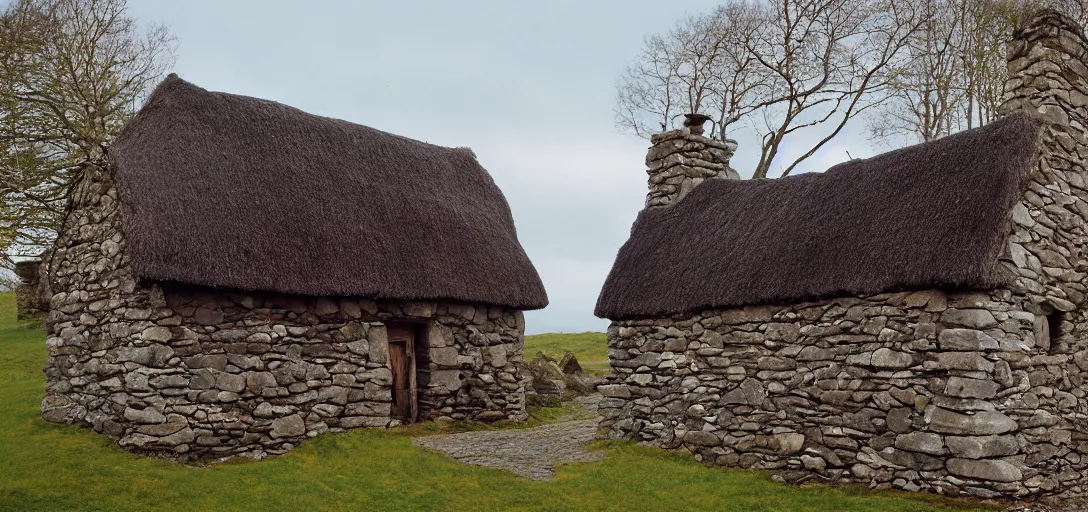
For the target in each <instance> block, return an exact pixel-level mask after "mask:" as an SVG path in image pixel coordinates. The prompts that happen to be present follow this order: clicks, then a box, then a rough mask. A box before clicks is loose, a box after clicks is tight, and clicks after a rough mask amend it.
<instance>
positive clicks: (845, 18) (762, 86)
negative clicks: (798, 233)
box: [617, 0, 922, 178]
mask: <svg viewBox="0 0 1088 512" xmlns="http://www.w3.org/2000/svg"><path fill="white" fill-rule="evenodd" d="M921 21H922V18H921V16H919V15H918V13H917V12H916V9H914V6H913V5H911V4H903V3H901V2H896V1H887V0H763V1H756V2H747V1H733V2H730V3H727V4H725V5H723V6H721V7H719V8H718V9H716V10H715V11H714V12H713V13H711V14H708V15H704V16H701V17H694V18H688V19H685V20H683V21H681V22H680V24H679V25H678V26H677V28H676V29H674V30H673V31H672V32H670V33H668V34H667V35H665V36H656V37H651V38H649V39H648V40H647V43H646V45H645V47H644V49H643V55H642V56H641V58H640V59H639V60H638V61H637V62H636V64H634V65H632V66H631V67H630V68H628V70H627V73H626V74H625V75H624V77H623V78H621V80H620V84H619V87H618V100H617V105H618V107H617V124H618V125H619V126H620V127H623V128H626V129H631V130H632V131H634V132H635V133H637V134H639V135H641V136H644V137H645V136H648V135H649V134H651V133H654V132H656V131H661V130H665V129H669V128H672V127H675V126H676V123H677V119H678V117H679V116H680V115H682V114H685V113H689V112H700V113H707V114H708V115H711V116H712V117H714V118H715V120H716V126H715V127H714V129H713V130H712V132H711V134H712V136H717V137H719V138H722V139H724V138H725V137H726V136H727V135H728V132H729V131H730V129H731V128H732V129H735V128H737V127H746V128H748V129H751V130H753V131H755V133H756V134H757V135H758V136H759V137H760V141H761V148H760V150H761V154H760V160H759V163H758V164H757V166H756V169H755V170H754V172H753V177H756V178H763V177H767V176H768V174H769V172H770V170H771V167H772V165H774V164H778V165H779V168H780V172H779V174H780V175H782V176H785V175H788V174H790V173H791V172H792V171H794V170H795V169H796V168H797V166H798V165H799V164H800V163H801V162H803V161H805V160H806V159H808V158H810V157H811V156H812V155H814V154H815V153H816V152H817V151H818V150H819V149H820V148H821V147H823V146H824V145H825V144H827V143H828V142H829V141H831V140H832V139H834V138H835V137H836V136H837V135H838V134H839V133H841V132H842V130H843V128H844V127H845V126H846V125H847V124H848V123H849V122H850V121H851V120H852V119H854V118H855V117H857V116H858V115H859V114H861V113H863V112H865V111H867V110H869V109H871V108H873V107H874V106H876V105H879V104H880V103H881V102H883V101H884V100H885V99H886V98H887V97H888V93H889V91H890V82H891V80H893V79H894V73H893V71H894V69H895V64H896V62H897V59H898V58H899V55H900V53H901V51H902V49H903V48H904V47H905V46H906V44H907V42H908V41H909V39H910V37H911V35H913V34H914V33H915V32H916V31H917V30H919V28H920V24H921ZM801 133H809V134H811V133H816V134H817V137H816V142H814V143H812V144H811V145H809V146H808V147H805V148H803V149H802V152H801V154H800V155H798V156H795V157H793V159H792V161H789V162H786V163H782V162H779V161H778V160H779V159H780V156H781V151H782V148H783V147H784V146H785V145H786V143H787V141H789V140H796V139H798V137H797V136H798V135H800V134H801Z"/></svg>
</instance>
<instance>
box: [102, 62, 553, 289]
mask: <svg viewBox="0 0 1088 512" xmlns="http://www.w3.org/2000/svg"><path fill="white" fill-rule="evenodd" d="M109 161H110V166H111V170H112V172H113V174H114V176H115V179H116V181H117V185H118V192H119V197H120V201H121V206H122V209H121V214H122V215H121V219H122V229H123V231H124V234H125V237H126V240H127V246H126V250H127V252H128V254H129V256H130V257H131V262H132V266H133V269H134V270H135V272H136V274H137V275H138V276H140V277H143V278H147V279H152V280H161V281H176V282H182V283H188V284H196V285H205V286H215V287H226V288H236V289H243V290H264V291H277V292H285V293H298V294H305V295H317V296H364V297H372V298H385V299H402V300H456V301H464V302H476V303H489V304H496V305H502V306H508V307H513V308H519V309H537V308H541V307H544V306H545V305H547V303H548V299H547V296H546V294H545V291H544V286H543V285H542V284H541V282H540V277H539V276H538V275H537V272H536V269H535V268H534V267H533V265H532V263H531V262H530V261H529V258H528V257H527V256H526V255H525V251H524V250H523V249H522V247H521V244H520V243H519V242H518V239H517V234H516V233H515V230H514V221H513V218H512V216H511V214H510V207H509V205H508V204H507V203H506V199H505V198H504V197H503V195H502V192H501V191H500V190H499V188H498V187H497V186H496V185H495V182H494V181H493V180H492V179H491V176H490V175H488V173H487V171H485V170H484V169H483V167H481V166H480V164H479V163H478V162H477V161H476V158H475V156H474V155H473V154H472V152H471V151H470V150H467V149H450V148H444V147H439V146H435V145H432V144H426V143H423V142H419V141H415V140H412V139H408V138H405V137H401V136H397V135H393V134H389V133H386V132H382V131H379V130H375V129H373V128H368V127H366V126H361V125H357V124H353V123H349V122H346V121H341V120H338V119H330V118H326V117H320V116H315V115H311V114H307V113H305V112H302V111H301V110H298V109H295V108H292V107H288V106H286V105H282V104H280V103H276V102H272V101H266V100H261V99H256V98H250V97H246V96H238V95H234V94H225V93H219V92H209V91H206V90H204V89H202V88H200V87H197V86H195V85H193V84H190V83H188V82H186V81H184V80H182V79H180V78H178V77H177V76H176V75H170V76H169V77H168V78H167V79H166V80H165V81H163V83H161V84H159V86H158V87H157V88H156V89H155V91H154V93H153V94H152V95H151V97H150V98H149V99H148V101H147V103H146V105H144V107H143V109H141V110H140V112H139V113H138V114H137V115H136V116H135V118H133V119H132V121H131V122H130V123H129V124H128V126H126V127H125V128H124V130H123V131H122V132H121V134H120V135H119V136H118V137H117V139H116V141H115V142H114V144H113V146H112V147H111V148H110V151H109Z"/></svg>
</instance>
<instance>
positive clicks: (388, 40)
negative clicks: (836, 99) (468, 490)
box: [130, 0, 872, 333]
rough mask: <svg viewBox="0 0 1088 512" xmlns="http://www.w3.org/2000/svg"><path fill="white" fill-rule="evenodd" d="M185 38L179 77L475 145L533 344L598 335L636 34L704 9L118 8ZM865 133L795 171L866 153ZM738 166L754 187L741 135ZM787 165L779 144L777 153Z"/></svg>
mask: <svg viewBox="0 0 1088 512" xmlns="http://www.w3.org/2000/svg"><path fill="white" fill-rule="evenodd" d="M130 2H131V4H130V8H131V9H132V11H133V14H134V15H135V16H136V17H137V18H139V19H140V20H142V21H148V22H158V23H164V24H166V25H167V26H169V27H170V29H171V30H172V31H173V33H175V34H176V35H177V36H178V37H179V38H180V43H181V45H180V48H179V52H178V61H177V65H176V67H175V69H174V70H175V71H176V72H177V73H178V74H179V75H180V76H181V77H182V78H184V79H186V80H189V81H191V82H193V83H195V84H197V85H199V86H201V87H204V88H206V89H211V90H216V91H225V92H231V93H236V94H245V95H250V96H257V97H261V98H267V99H271V100H275V101H279V102H282V103H286V104H288V105H291V106H295V107H298V108H301V109H303V110H305V111H308V112H312V113H315V114H320V115H325V116H330V117H337V118H341V119H346V120H349V121H352V122H356V123H360V124H365V125H368V126H372V127H374V128H378V129H381V130H385V131H389V132H393V133H397V134H400V135H405V136H408V137H412V138H415V139H419V140H424V141H427V142H431V143H435V144H440V145H444V146H469V147H471V148H472V149H473V150H474V151H475V153H476V155H477V156H478V157H479V159H480V161H481V163H482V164H483V166H484V167H486V168H487V169H488V171H489V172H490V173H491V175H492V176H493V177H494V178H495V181H496V182H497V183H498V184H499V186H500V187H501V188H502V190H503V192H504V193H505V194H506V197H507V200H508V201H509V202H510V205H511V208H512V209H513V213H514V219H515V222H516V224H517V229H518V236H519V238H520V239H521V242H522V244H523V245H524V246H525V249H526V251H527V252H528V253H529V257H530V258H532V260H533V262H534V263H535V264H536V267H537V269H538V270H539V271H540V274H541V277H542V278H543V280H544V284H545V286H546V287H547V290H548V295H549V298H550V299H551V305H550V306H549V307H548V308H547V309H544V310H542V311H535V312H530V313H527V314H526V322H527V325H526V328H527V331H528V332H529V333H540V332H580V331H587V330H604V329H605V327H607V325H608V323H607V321H604V320H600V319H597V318H595V317H594V316H593V306H594V304H595V302H596V299H597V293H598V292H599V291H600V287H601V284H602V283H603V282H604V278H605V276H606V275H607V273H608V270H609V269H610V268H611V265H612V260H613V258H614V257H615V255H616V251H617V250H618V249H619V247H620V245H622V244H623V242H624V241H625V240H626V238H627V235H628V233H629V230H630V226H631V223H632V222H633V221H634V218H635V215H636V214H637V213H638V211H639V210H640V209H641V208H642V205H643V200H644V196H645V187H646V174H645V172H644V164H643V161H644V158H645V153H646V147H647V145H648V143H647V142H646V141H644V140H642V139H639V138H637V137H635V136H633V135H628V134H624V133H620V132H619V131H618V130H617V129H616V128H615V127H614V124H613V114H612V107H613V103H614V86H615V82H616V79H617V78H618V77H619V75H620V73H621V72H622V70H623V68H624V66H625V65H626V64H627V63H628V62H629V61H630V60H631V59H632V58H633V57H634V56H635V55H636V54H637V52H638V50H639V48H640V46H641V44H642V41H643V38H644V37H646V36H647V35H650V34H654V33H659V32H663V31H666V30H668V29H669V28H670V27H672V25H673V24H674V23H675V22H676V21H677V20H678V19H679V18H681V17H683V16H684V15H685V14H694V13H699V12H705V11H708V10H710V9H712V8H713V7H714V6H715V5H717V4H718V2H716V1H714V0H676V1H673V2H661V1H660V0H580V1H577V0H524V1H520V0H519V1H510V0H503V1H484V0H478V1H473V0H461V1H457V2H449V1H444V0H443V1H440V0H432V1H418V0H397V1H390V0H381V1H373V0H363V1H331V0H329V1H323V0H311V1H269V0H263V1H237V0H217V1H207V0H200V1H193V0H186V1H161V0H154V1H153V0H130ZM860 132H861V128H860V127H858V128H857V129H856V130H854V131H853V132H852V133H847V134H845V135H843V136H840V139H838V140H837V141H836V142H835V143H833V144H831V145H830V146H828V147H826V148H825V150H824V151H822V152H821V153H820V154H818V155H817V156H816V157H815V158H813V159H812V161H811V162H810V163H809V164H808V165H806V166H805V167H803V168H802V171H805V170H808V171H817V170H823V169H826V168H827V167H828V166H829V165H831V164H833V163H837V162H840V161H843V160H846V159H847V156H846V150H849V151H850V153H851V154H852V155H853V156H854V157H864V156H868V155H870V154H872V151H871V150H870V148H869V146H868V144H866V142H865V140H864V138H863V137H860V136H858V133H860ZM735 138H737V139H738V140H739V141H740V143H741V146H740V149H739V150H738V154H737V156H735V157H734V159H733V162H732V165H733V167H735V168H737V169H738V170H739V171H740V173H741V175H750V174H751V168H752V167H753V166H754V164H755V162H756V161H757V160H758V149H757V148H756V147H755V146H754V145H753V143H752V141H750V140H748V139H747V136H746V134H745V133H737V134H735ZM786 150H787V151H789V148H786Z"/></svg>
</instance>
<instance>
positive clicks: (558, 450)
mask: <svg viewBox="0 0 1088 512" xmlns="http://www.w3.org/2000/svg"><path fill="white" fill-rule="evenodd" d="M599 400H600V395H596V396H589V397H580V398H579V399H575V403H578V404H580V405H582V406H583V407H584V408H585V409H586V410H587V411H590V412H593V413H596V410H597V402H598V401H599ZM599 421H600V418H599V417H594V418H592V419H582V420H575V421H563V422H559V423H554V424H551V425H544V426H540V427H536V428H527V429H515V430H495V431H489V432H464V433H461V434H451V435H447V436H433V437H419V438H416V439H413V440H412V443H413V444H415V445H417V446H423V447H427V448H432V449H435V450H440V451H443V452H445V453H446V454H448V455H449V456H450V457H452V458H453V459H454V460H456V461H458V462H463V463H465V464H472V465H474V466H486V467H489V468H501V469H506V470H508V471H511V472H512V473H514V474H516V475H518V476H521V477H524V478H528V479H531V480H551V478H552V476H553V475H554V474H555V466H556V465H557V464H561V463H566V462H592V461H597V460H601V459H602V458H603V455H602V454H600V453H596V452H590V451H589V450H587V449H586V445H587V444H589V442H590V441H592V440H593V436H594V435H595V434H596V433H597V423H598V422H599Z"/></svg>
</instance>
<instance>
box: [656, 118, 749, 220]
mask: <svg viewBox="0 0 1088 512" xmlns="http://www.w3.org/2000/svg"><path fill="white" fill-rule="evenodd" d="M685 118H686V119H685V120H684V127H683V128H681V129H679V130H673V131H670V132H665V133H662V134H659V135H654V136H653V137H651V138H650V142H651V143H653V146H652V147H650V151H649V152H648V153H647V154H646V166H647V170H646V173H647V174H649V175H650V192H649V193H648V194H646V207H647V208H658V207H663V206H668V205H670V204H674V203H676V202H677V201H680V200H681V199H683V198H684V196H686V195H687V194H688V192H690V191H691V189H693V188H695V187H696V186H697V185H699V184H700V183H702V182H704V181H706V180H708V179H723V178H726V179H740V175H739V174H737V171H734V170H733V169H730V168H729V159H730V157H732V156H733V153H734V152H736V150H737V143H736V141H733V140H726V141H725V142H722V141H719V140H715V139H711V138H709V137H704V136H703V123H705V122H706V121H708V120H710V118H709V117H707V116H705V115H702V114H687V115H686V116H685Z"/></svg>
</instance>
